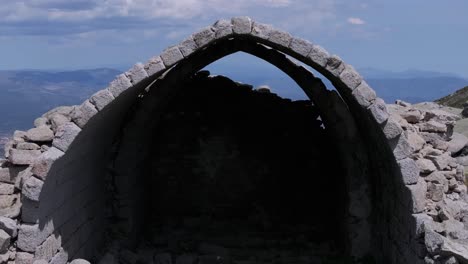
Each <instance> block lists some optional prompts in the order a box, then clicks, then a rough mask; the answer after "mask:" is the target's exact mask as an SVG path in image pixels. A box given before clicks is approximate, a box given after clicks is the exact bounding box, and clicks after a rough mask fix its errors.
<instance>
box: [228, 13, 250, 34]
mask: <svg viewBox="0 0 468 264" xmlns="http://www.w3.org/2000/svg"><path fill="white" fill-rule="evenodd" d="M231 24H232V32H234V33H235V34H250V32H251V31H252V20H251V19H250V17H246V16H242V17H233V18H232V19H231Z"/></svg>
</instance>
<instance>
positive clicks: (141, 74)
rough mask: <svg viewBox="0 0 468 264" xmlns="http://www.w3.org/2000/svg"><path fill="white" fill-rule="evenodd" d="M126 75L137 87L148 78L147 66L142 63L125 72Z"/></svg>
mask: <svg viewBox="0 0 468 264" xmlns="http://www.w3.org/2000/svg"><path fill="white" fill-rule="evenodd" d="M125 75H126V76H127V78H128V79H129V80H130V82H131V83H132V85H136V84H137V83H139V82H141V81H143V80H144V79H146V78H147V77H148V73H147V72H146V71H145V66H144V65H143V64H142V63H137V64H135V65H133V67H132V68H131V69H129V70H128V71H127V72H125Z"/></svg>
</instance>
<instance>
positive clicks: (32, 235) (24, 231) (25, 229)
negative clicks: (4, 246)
mask: <svg viewBox="0 0 468 264" xmlns="http://www.w3.org/2000/svg"><path fill="white" fill-rule="evenodd" d="M53 230H54V223H53V221H50V222H47V223H44V225H43V226H42V225H41V227H39V224H35V225H29V224H22V225H21V226H20V227H19V230H18V239H17V240H16V243H17V246H18V248H19V249H20V250H22V251H26V252H33V253H34V252H35V251H36V249H37V247H39V246H40V245H41V244H42V243H43V242H44V241H45V240H46V239H47V238H48V237H49V235H50V234H52V232H53Z"/></svg>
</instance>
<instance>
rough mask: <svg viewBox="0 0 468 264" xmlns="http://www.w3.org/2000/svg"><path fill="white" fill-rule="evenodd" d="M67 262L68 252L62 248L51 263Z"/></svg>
mask: <svg viewBox="0 0 468 264" xmlns="http://www.w3.org/2000/svg"><path fill="white" fill-rule="evenodd" d="M67 263H68V253H67V252H66V251H65V250H63V249H60V251H59V252H58V253H57V254H55V256H54V257H53V258H52V259H51V260H50V264H67ZM112 263H116V262H112ZM109 264H110V263H109Z"/></svg>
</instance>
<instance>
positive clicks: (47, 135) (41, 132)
mask: <svg viewBox="0 0 468 264" xmlns="http://www.w3.org/2000/svg"><path fill="white" fill-rule="evenodd" d="M53 138H54V132H53V131H52V130H51V129H50V128H49V127H48V126H40V127H35V128H31V129H29V130H28V131H27V132H26V139H27V140H29V141H34V142H48V141H52V139H53Z"/></svg>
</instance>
